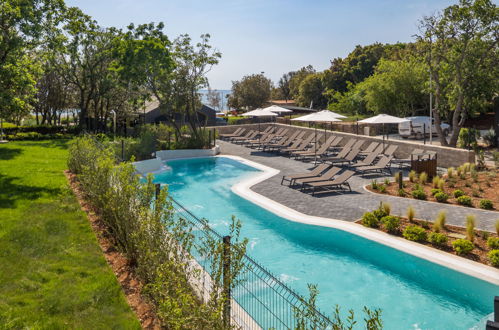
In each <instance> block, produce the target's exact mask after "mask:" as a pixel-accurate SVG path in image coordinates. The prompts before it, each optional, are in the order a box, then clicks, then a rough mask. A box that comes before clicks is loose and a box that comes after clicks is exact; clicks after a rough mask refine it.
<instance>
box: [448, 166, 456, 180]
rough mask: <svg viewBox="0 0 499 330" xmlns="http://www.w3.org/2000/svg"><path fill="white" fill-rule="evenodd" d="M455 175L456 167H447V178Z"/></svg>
mask: <svg viewBox="0 0 499 330" xmlns="http://www.w3.org/2000/svg"><path fill="white" fill-rule="evenodd" d="M453 176H454V167H449V168H448V169H447V178H449V179H452V177H453Z"/></svg>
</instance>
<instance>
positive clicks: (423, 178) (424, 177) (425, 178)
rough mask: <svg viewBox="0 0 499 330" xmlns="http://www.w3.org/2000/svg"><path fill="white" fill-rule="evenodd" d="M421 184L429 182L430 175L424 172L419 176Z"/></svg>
mask: <svg viewBox="0 0 499 330" xmlns="http://www.w3.org/2000/svg"><path fill="white" fill-rule="evenodd" d="M419 182H420V183H421V184H423V185H424V184H426V183H427V182H428V174H427V173H426V172H423V173H421V174H420V175H419Z"/></svg>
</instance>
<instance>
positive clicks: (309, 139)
mask: <svg viewBox="0 0 499 330" xmlns="http://www.w3.org/2000/svg"><path fill="white" fill-rule="evenodd" d="M314 138H315V135H314V134H310V135H309V136H308V137H307V138H306V139H304V140H302V142H301V143H300V144H298V146H296V147H293V146H292V147H289V148H285V149H282V150H281V152H283V153H289V154H290V155H291V153H292V152H293V151H300V150H305V148H307V147H308V146H309V145H310V143H312V140H313V139H314Z"/></svg>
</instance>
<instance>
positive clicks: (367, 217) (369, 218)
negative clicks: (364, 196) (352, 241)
mask: <svg viewBox="0 0 499 330" xmlns="http://www.w3.org/2000/svg"><path fill="white" fill-rule="evenodd" d="M362 224H363V225H364V226H366V227H370V228H377V227H379V219H378V218H377V217H376V216H375V215H374V213H372V212H366V213H364V215H363V216H362Z"/></svg>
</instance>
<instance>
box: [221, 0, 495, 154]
mask: <svg viewBox="0 0 499 330" xmlns="http://www.w3.org/2000/svg"><path fill="white" fill-rule="evenodd" d="M498 22H499V10H498V7H497V6H496V5H495V4H494V3H492V2H491V1H490V0H474V1H472V0H460V1H459V3H458V4H456V5H452V6H449V7H447V8H445V9H444V10H443V11H442V12H439V13H436V14H434V15H432V16H428V17H423V18H422V19H421V20H420V21H419V33H418V34H417V35H416V36H415V40H414V42H412V43H398V44H393V45H390V44H381V43H375V44H372V45H368V46H357V47H355V49H354V50H353V51H352V52H351V53H350V54H348V56H347V57H345V58H335V59H333V60H332V61H331V66H330V67H329V68H328V69H326V70H324V71H322V72H317V71H316V70H315V69H314V68H313V67H312V66H310V65H309V66H306V67H303V68H301V69H299V70H297V71H292V72H287V73H285V74H283V76H282V77H281V78H280V79H279V81H278V82H277V84H276V86H275V87H273V88H270V89H269V91H268V92H270V93H271V98H272V99H286V100H289V99H293V100H294V101H295V102H296V103H297V104H298V105H300V106H304V107H310V106H312V107H314V108H316V109H321V108H329V109H331V110H334V111H340V112H343V113H347V114H351V115H356V114H357V115H371V114H377V113H387V114H392V115H396V116H409V115H417V114H425V115H427V114H428V112H429V108H430V104H429V95H430V94H432V95H433V104H432V107H433V109H432V111H433V115H434V117H435V121H436V124H437V125H436V127H437V130H440V125H439V123H440V122H442V121H448V122H449V123H450V124H451V125H452V127H453V128H454V130H453V132H452V135H451V137H450V141H449V142H447V140H446V139H444V138H443V134H442V132H439V134H440V137H441V143H442V144H443V145H451V146H455V145H456V143H457V139H458V136H459V131H460V128H461V127H462V126H463V124H464V121H465V120H466V119H467V118H468V117H470V116H475V115H476V114H478V113H482V112H487V111H491V110H492V107H493V101H494V98H496V97H497V93H498V91H499V69H498V68H499V54H498V40H499V24H498ZM430 76H431V79H430ZM247 78H248V77H244V78H243V80H242V81H241V82H234V83H233V85H234V86H240V85H243V84H248V83H249V81H247V80H248V79H247ZM263 78H264V77H263ZM430 80H431V83H430ZM234 92H235V93H234V94H233V95H232V97H231V99H230V100H229V101H231V100H232V103H231V104H232V105H234V106H235V105H238V106H240V107H248V108H254V107H257V106H259V104H257V103H255V102H254V101H253V100H254V97H253V99H251V98H247V97H245V93H238V89H234ZM266 93H267V92H266ZM268 99H269V98H266V99H265V100H264V101H261V100H260V101H259V102H260V103H263V102H265V101H268ZM234 100H237V102H234Z"/></svg>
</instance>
